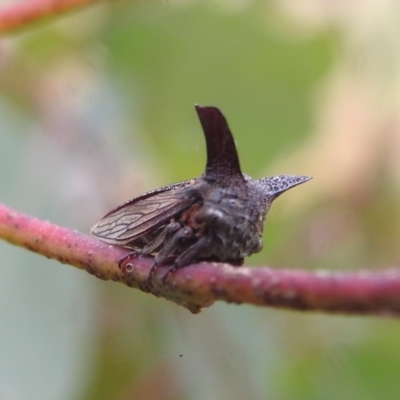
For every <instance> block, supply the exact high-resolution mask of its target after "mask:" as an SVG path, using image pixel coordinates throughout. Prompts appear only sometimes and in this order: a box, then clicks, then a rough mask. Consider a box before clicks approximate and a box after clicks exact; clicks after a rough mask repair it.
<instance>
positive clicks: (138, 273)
mask: <svg viewBox="0 0 400 400" xmlns="http://www.w3.org/2000/svg"><path fill="white" fill-rule="evenodd" d="M0 238H3V239H4V240H7V241H8V242H10V243H12V244H15V245H17V246H21V247H24V248H26V249H29V250H32V251H34V252H37V253H39V254H42V255H44V256H46V257H48V258H53V259H55V260H58V261H60V262H61V263H64V264H70V265H73V266H75V267H78V268H80V269H84V270H86V271H87V272H89V273H90V274H92V275H94V276H96V277H97V278H100V279H104V280H113V281H117V282H122V283H124V284H126V285H128V286H131V287H135V288H139V289H141V290H143V291H148V288H147V287H146V285H145V281H146V278H147V275H148V272H149V270H150V267H151V265H152V259H151V258H150V257H137V258H134V259H133V260H131V261H130V262H129V264H127V266H126V268H124V270H123V271H121V270H120V269H119V268H118V266H117V261H118V259H119V258H121V257H123V256H125V255H126V254H128V252H129V251H128V250H126V249H123V248H119V247H116V246H111V245H107V244H105V243H102V242H100V241H98V240H97V239H94V238H92V237H89V236H86V235H83V234H81V233H79V232H77V231H74V230H70V229H67V228H63V227H60V226H57V225H54V224H51V223H49V222H47V221H41V220H39V219H37V218H33V217H30V216H27V215H24V214H22V213H20V212H18V211H15V210H12V209H10V208H8V207H6V206H4V205H1V204H0ZM164 273H165V270H164V269H163V267H159V268H158V269H157V271H156V273H155V276H154V281H153V282H154V285H155V287H154V288H152V289H151V290H152V293H153V294H154V295H156V296H158V297H164V298H166V299H168V300H172V301H174V302H175V303H177V304H180V305H182V306H184V307H186V308H188V309H189V310H190V311H191V312H193V313H197V312H200V311H201V309H202V308H203V307H208V306H210V305H212V304H213V303H214V301H215V300H224V301H226V302H230V303H237V304H240V303H248V304H254V305H258V306H272V307H280V308H286V309H293V310H308V311H324V312H330V313H348V314H359V315H361V314H364V315H365V314H380V315H390V316H399V315H400V270H398V269H391V270H386V271H379V272H373V271H361V272H355V273H330V272H325V271H317V272H303V271H291V270H274V269H271V268H267V267H263V268H248V267H240V268H238V267H233V266H231V265H229V264H222V263H211V262H203V263H198V264H193V265H191V266H188V267H185V268H182V269H181V270H178V271H176V272H174V273H173V274H171V276H170V278H169V280H168V282H167V284H166V285H165V286H163V285H161V283H160V278H161V277H162V276H163V274H164Z"/></svg>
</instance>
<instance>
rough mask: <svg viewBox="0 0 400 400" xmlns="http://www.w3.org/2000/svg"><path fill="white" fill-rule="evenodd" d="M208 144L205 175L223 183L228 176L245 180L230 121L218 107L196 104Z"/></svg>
mask: <svg viewBox="0 0 400 400" xmlns="http://www.w3.org/2000/svg"><path fill="white" fill-rule="evenodd" d="M195 107H196V111H197V114H198V116H199V119H200V122H201V126H202V127H203V131H204V136H205V138H206V145H207V165H206V171H205V175H204V177H205V178H206V179H207V178H209V179H214V180H216V181H217V182H219V183H221V184H223V183H224V181H225V180H226V178H230V180H232V178H233V179H235V178H236V179H237V180H238V181H242V182H244V177H243V175H242V171H241V169H240V163H239V157H238V153H237V150H236V145H235V141H234V139H233V136H232V133H231V131H230V129H229V126H228V123H227V122H226V119H225V117H224V115H223V114H222V112H221V111H220V110H219V109H218V108H217V107H203V106H199V105H196V106H195Z"/></svg>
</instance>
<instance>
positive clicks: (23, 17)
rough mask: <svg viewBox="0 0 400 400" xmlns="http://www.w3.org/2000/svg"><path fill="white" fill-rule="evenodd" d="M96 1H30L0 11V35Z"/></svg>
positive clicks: (96, 0)
mask: <svg viewBox="0 0 400 400" xmlns="http://www.w3.org/2000/svg"><path fill="white" fill-rule="evenodd" d="M95 2H98V0H31V1H24V2H19V3H18V4H15V5H12V6H9V7H8V8H6V9H5V10H2V11H0V33H1V32H10V31H13V30H15V29H18V28H21V27H25V26H26V25H27V24H28V23H31V22H35V21H39V20H41V19H43V18H47V17H51V16H53V15H57V14H62V13H65V12H67V11H71V10H73V9H75V8H81V7H82V6H86V5H88V4H91V3H95Z"/></svg>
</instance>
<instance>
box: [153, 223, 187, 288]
mask: <svg viewBox="0 0 400 400" xmlns="http://www.w3.org/2000/svg"><path fill="white" fill-rule="evenodd" d="M192 235H193V231H192V230H191V229H190V228H188V227H185V228H181V229H179V231H177V232H176V233H175V234H174V235H173V236H172V237H171V239H170V240H169V241H168V242H167V243H166V245H165V246H164V247H163V248H162V249H161V251H160V252H159V253H158V254H157V256H156V257H155V259H154V264H153V265H152V267H151V269H150V272H149V276H148V277H147V280H146V282H147V285H149V286H153V283H152V280H153V275H154V272H155V270H156V268H157V266H158V265H160V264H162V263H163V262H164V261H165V260H166V259H167V258H168V257H170V256H171V255H172V254H173V253H174V251H175V250H176V249H177V247H178V246H179V242H180V241H181V240H182V239H184V238H190V237H191V236H192Z"/></svg>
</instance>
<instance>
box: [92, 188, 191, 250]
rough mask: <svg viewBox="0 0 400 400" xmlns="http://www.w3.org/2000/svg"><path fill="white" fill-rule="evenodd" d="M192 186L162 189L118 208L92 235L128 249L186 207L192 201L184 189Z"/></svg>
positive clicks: (99, 223)
mask: <svg viewBox="0 0 400 400" xmlns="http://www.w3.org/2000/svg"><path fill="white" fill-rule="evenodd" d="M193 183H194V180H191V181H185V182H179V183H175V184H173V185H169V186H164V187H162V188H160V189H157V190H154V191H152V192H148V193H145V194H144V195H142V196H139V197H136V198H134V199H132V200H129V201H127V202H126V203H123V204H121V205H120V206H118V207H117V208H115V209H114V210H112V211H110V212H109V213H108V214H107V215H105V216H104V217H103V218H102V219H101V220H100V222H98V223H97V224H96V225H95V226H94V227H93V228H92V232H91V233H92V235H94V236H96V237H98V238H99V239H101V240H103V241H105V242H107V243H110V244H117V245H120V246H126V245H128V244H129V243H130V242H132V241H133V240H135V239H137V238H140V237H141V236H144V235H146V234H147V233H149V232H151V231H153V230H155V229H157V228H158V227H159V226H161V225H163V224H165V223H166V222H167V221H169V220H170V219H171V218H172V217H174V216H175V215H176V214H178V213H180V212H181V211H183V210H184V209H185V208H187V207H189V206H190V205H191V204H192V203H193V198H192V197H191V196H190V194H187V195H186V194H185V193H184V189H185V188H186V187H188V186H191V185H192V184H193Z"/></svg>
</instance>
